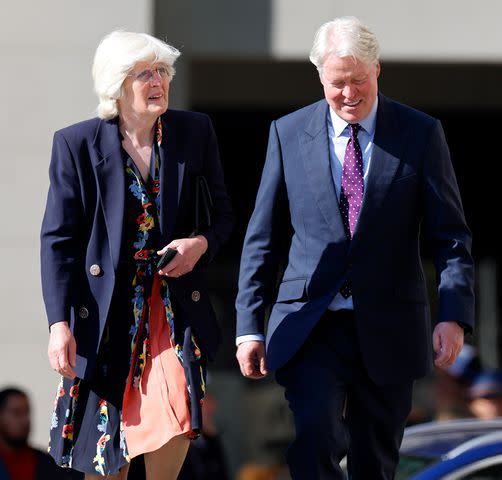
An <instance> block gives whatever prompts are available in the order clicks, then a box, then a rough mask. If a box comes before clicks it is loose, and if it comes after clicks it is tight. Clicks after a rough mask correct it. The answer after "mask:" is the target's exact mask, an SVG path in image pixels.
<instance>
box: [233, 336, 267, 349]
mask: <svg viewBox="0 0 502 480" xmlns="http://www.w3.org/2000/svg"><path fill="white" fill-rule="evenodd" d="M253 341H254V342H264V341H265V335H262V334H261V333H255V334H253V335H240V336H238V337H237V338H236V339H235V344H236V345H237V346H239V345H240V344H241V343H244V342H253Z"/></svg>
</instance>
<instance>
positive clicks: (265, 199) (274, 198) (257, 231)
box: [236, 122, 291, 337]
mask: <svg viewBox="0 0 502 480" xmlns="http://www.w3.org/2000/svg"><path fill="white" fill-rule="evenodd" d="M290 225H291V222H290V220H289V208H288V201H287V192H286V185H285V179H284V171H283V164H282V152H281V148H280V142H279V137H278V132H277V128H276V123H275V122H272V125H271V127H270V134H269V141H268V149H267V157H266V161H265V166H264V168H263V173H262V177H261V182H260V186H259V189H258V194H257V197H256V204H255V208H254V212H253V214H252V216H251V219H250V221H249V225H248V228H247V232H246V236H245V239H244V246H243V250H242V257H241V264H240V272H239V293H238V295H237V300H236V310H237V336H238V337H239V336H243V335H252V334H263V333H264V318H265V311H266V308H267V307H268V306H270V304H271V303H272V302H273V300H274V299H273V296H274V293H275V287H276V283H277V274H278V268H279V264H280V260H281V256H282V255H281V247H282V246H283V245H284V236H286V235H287V234H288V232H290V227H289V228H288V226H290Z"/></svg>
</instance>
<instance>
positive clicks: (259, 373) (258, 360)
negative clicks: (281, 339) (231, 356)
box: [235, 340, 268, 380]
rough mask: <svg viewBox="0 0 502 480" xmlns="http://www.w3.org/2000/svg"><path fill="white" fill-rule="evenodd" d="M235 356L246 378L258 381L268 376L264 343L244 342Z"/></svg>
mask: <svg viewBox="0 0 502 480" xmlns="http://www.w3.org/2000/svg"><path fill="white" fill-rule="evenodd" d="M235 356H236V357H237V361H238V362H239V366H240V367H241V373H242V375H244V376H245V377H247V378H254V379H255V380H258V379H260V378H264V377H266V376H267V375H268V371H267V365H266V362H265V343H264V342H259V341H255V340H251V341H247V342H243V343H241V344H240V345H239V346H238V347H237V353H236V354H235Z"/></svg>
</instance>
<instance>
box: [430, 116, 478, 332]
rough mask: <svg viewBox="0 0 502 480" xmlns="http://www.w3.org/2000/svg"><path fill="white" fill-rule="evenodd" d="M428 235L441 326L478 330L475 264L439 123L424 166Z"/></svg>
mask: <svg viewBox="0 0 502 480" xmlns="http://www.w3.org/2000/svg"><path fill="white" fill-rule="evenodd" d="M424 177H425V186H424V198H425V216H424V218H425V221H424V227H425V228H424V231H425V235H426V238H427V240H428V243H429V244H430V245H431V248H432V252H433V257H434V264H435V268H436V277H437V287H438V295H439V308H438V322H442V321H457V322H461V323H464V324H466V325H468V326H470V327H471V328H473V327H474V287H473V284H474V263H473V259H472V256H471V244H472V238H471V232H470V230H469V228H468V226H467V224H466V221H465V216H464V211H463V207H462V202H461V199H460V192H459V189H458V185H457V180H456V177H455V172H454V170H453V166H452V163H451V160H450V153H449V149H448V146H447V143H446V139H445V136H444V132H443V128H442V126H441V123H440V122H439V121H436V123H435V124H434V125H433V127H432V130H431V134H430V139H429V145H428V147H427V148H426V153H425V163H424Z"/></svg>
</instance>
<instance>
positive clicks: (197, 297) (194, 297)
mask: <svg viewBox="0 0 502 480" xmlns="http://www.w3.org/2000/svg"><path fill="white" fill-rule="evenodd" d="M192 300H193V301H194V302H198V301H199V300H200V292H199V291H198V290H194V291H193V292H192Z"/></svg>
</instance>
